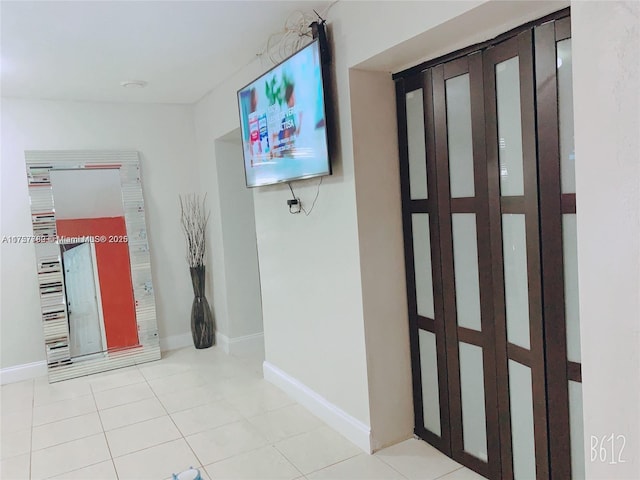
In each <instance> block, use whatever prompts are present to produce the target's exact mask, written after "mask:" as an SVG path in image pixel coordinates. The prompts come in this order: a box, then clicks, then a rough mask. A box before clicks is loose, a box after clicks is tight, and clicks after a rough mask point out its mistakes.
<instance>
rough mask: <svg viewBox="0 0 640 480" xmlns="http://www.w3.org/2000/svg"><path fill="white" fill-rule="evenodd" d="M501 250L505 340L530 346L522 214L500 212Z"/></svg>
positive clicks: (525, 249)
mask: <svg viewBox="0 0 640 480" xmlns="http://www.w3.org/2000/svg"><path fill="white" fill-rule="evenodd" d="M502 252H503V258H504V296H505V307H506V314H507V340H508V341H509V342H510V343H514V344H516V345H518V346H520V347H523V348H526V349H529V348H530V344H529V281H528V279H527V238H526V231H525V218H524V215H522V214H504V215H502Z"/></svg>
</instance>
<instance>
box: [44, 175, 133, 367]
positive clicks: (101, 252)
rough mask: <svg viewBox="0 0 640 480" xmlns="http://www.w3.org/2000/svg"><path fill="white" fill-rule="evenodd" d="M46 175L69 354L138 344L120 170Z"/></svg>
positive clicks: (83, 354) (89, 355)
mask: <svg viewBox="0 0 640 480" xmlns="http://www.w3.org/2000/svg"><path fill="white" fill-rule="evenodd" d="M50 175H51V177H50V181H51V188H52V194H53V204H54V211H55V223H56V232H57V243H58V245H59V248H60V258H61V260H62V265H63V275H64V286H65V301H66V309H67V320H68V326H69V350H70V356H71V358H74V359H76V360H80V359H89V358H94V357H96V356H101V355H103V352H106V351H112V350H118V349H125V348H127V347H133V346H137V345H139V339H138V330H137V322H136V311H135V300H134V295H133V286H132V281H131V265H130V259H129V247H128V236H127V229H126V223H125V215H124V208H123V202H122V192H121V183H120V172H119V170H118V169H108V168H93V169H92V168H85V169H68V170H51V172H50Z"/></svg>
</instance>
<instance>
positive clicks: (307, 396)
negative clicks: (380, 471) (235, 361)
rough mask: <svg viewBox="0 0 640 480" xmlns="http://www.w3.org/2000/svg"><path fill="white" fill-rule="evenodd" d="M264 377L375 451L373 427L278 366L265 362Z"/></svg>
mask: <svg viewBox="0 0 640 480" xmlns="http://www.w3.org/2000/svg"><path fill="white" fill-rule="evenodd" d="M262 368H263V371H264V379H265V380H267V381H269V382H271V383H273V384H274V385H276V386H278V387H279V388H281V389H282V390H284V391H285V392H286V393H287V394H289V396H291V397H292V398H293V399H295V400H296V401H297V402H298V403H300V404H301V405H302V406H304V407H306V408H307V409H308V410H309V411H311V413H313V414H314V415H316V416H317V417H319V418H320V419H322V420H323V421H324V422H325V423H327V424H328V425H329V426H330V427H331V428H333V429H335V430H337V431H338V432H340V433H341V434H342V435H344V436H345V437H346V438H347V439H349V440H350V441H351V442H353V443H354V444H356V445H357V446H358V447H360V448H361V449H362V450H364V451H365V452H367V453H373V450H372V445H371V427H369V426H368V425H365V424H364V423H362V422H361V421H360V420H358V419H356V418H354V417H352V416H351V415H349V414H348V413H347V412H345V411H344V410H342V409H341V408H339V407H337V406H336V405H334V404H333V403H331V402H329V401H328V400H327V399H326V398H324V397H322V396H321V395H319V394H317V393H316V392H314V391H313V390H311V389H310V388H309V387H307V386H306V385H304V384H303V383H301V382H299V381H298V380H296V379H295V378H293V377H291V376H290V375H288V374H287V373H285V372H283V371H282V370H280V369H279V368H278V367H276V366H274V365H272V364H270V363H269V362H266V361H265V362H264V363H263V364H262Z"/></svg>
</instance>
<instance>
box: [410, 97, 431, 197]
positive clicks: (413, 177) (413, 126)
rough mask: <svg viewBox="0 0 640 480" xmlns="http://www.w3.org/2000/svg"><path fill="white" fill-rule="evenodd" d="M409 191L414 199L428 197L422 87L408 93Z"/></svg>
mask: <svg viewBox="0 0 640 480" xmlns="http://www.w3.org/2000/svg"><path fill="white" fill-rule="evenodd" d="M406 106H407V143H408V150H409V191H410V195H411V199H412V200H416V199H425V198H427V161H426V160H427V154H426V151H425V136H424V103H423V96H422V89H419V90H414V91H413V92H409V93H407V95H406Z"/></svg>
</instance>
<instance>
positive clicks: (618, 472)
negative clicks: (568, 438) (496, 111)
mask: <svg viewBox="0 0 640 480" xmlns="http://www.w3.org/2000/svg"><path fill="white" fill-rule="evenodd" d="M571 26H572V47H573V82H574V118H575V146H576V159H577V161H576V192H577V195H576V207H577V222H578V268H579V282H580V323H581V329H580V330H581V337H582V338H581V342H582V388H583V399H584V433H585V452H586V454H585V457H586V463H587V465H586V467H587V468H586V473H587V478H594V479H595V478H601V479H611V478H616V479H623V478H625V479H638V478H640V353H639V352H640V156H639V153H638V152H640V3H637V2H575V3H572V15H571ZM611 434H614V436H615V437H616V440H615V442H614V446H615V454H616V456H617V454H618V453H619V452H620V449H621V448H622V447H623V445H622V439H621V438H618V435H623V436H624V437H625V438H626V446H625V448H624V451H623V452H622V458H623V459H624V460H626V463H616V464H613V465H612V464H610V462H611V461H615V462H617V460H618V458H611V444H610V443H608V444H605V451H607V449H608V453H607V457H606V459H605V461H604V462H603V461H600V460H599V459H596V461H591V436H592V435H593V436H596V437H598V438H600V439H602V438H603V436H607V437H608V436H609V435H611ZM596 452H597V453H598V455H599V454H600V450H599V448H597V449H596Z"/></svg>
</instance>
